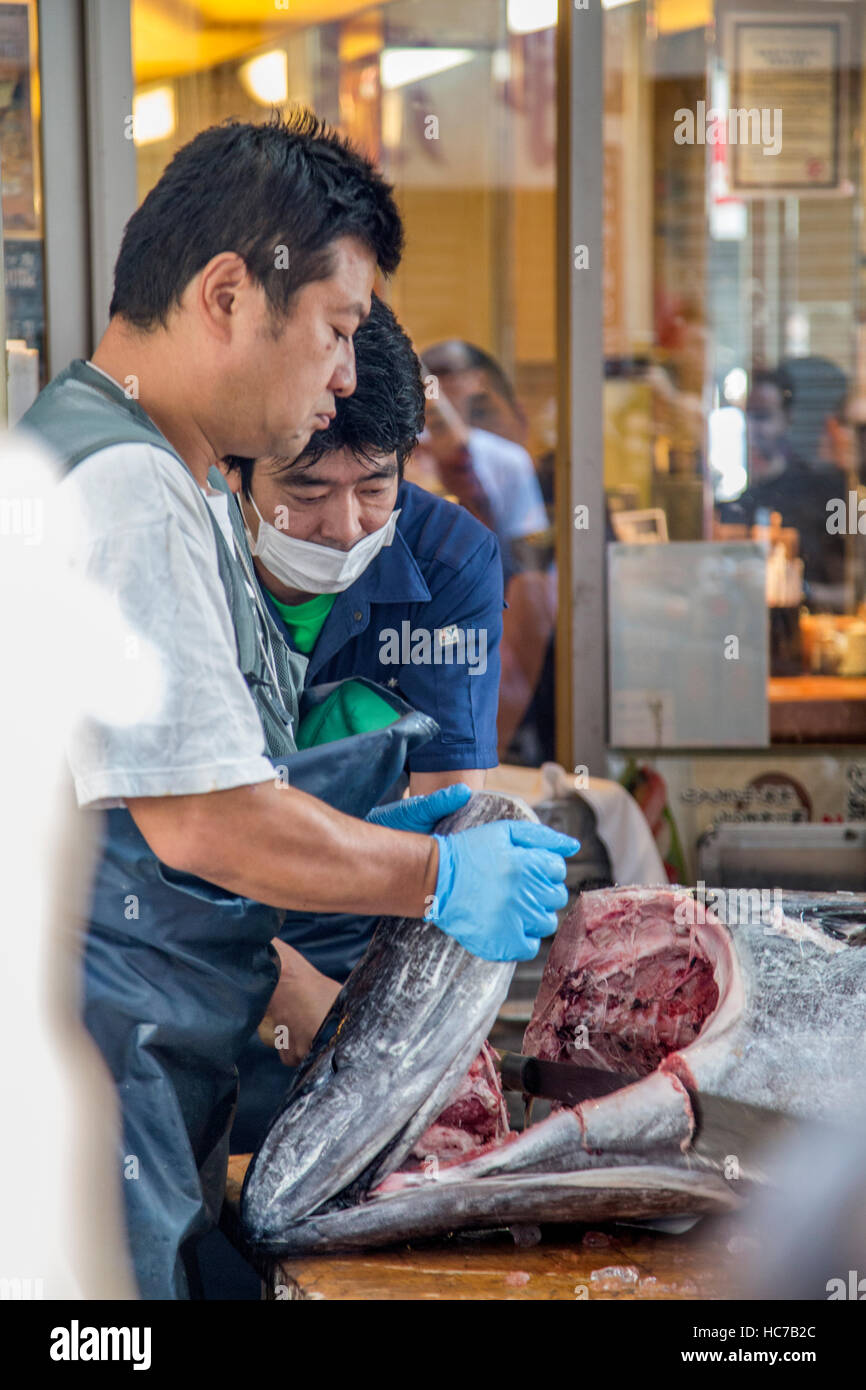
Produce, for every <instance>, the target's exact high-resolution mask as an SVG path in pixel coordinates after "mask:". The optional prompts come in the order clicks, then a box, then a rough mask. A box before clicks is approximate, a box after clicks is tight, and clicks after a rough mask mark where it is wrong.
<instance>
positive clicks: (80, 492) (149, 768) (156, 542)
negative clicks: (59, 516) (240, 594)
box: [60, 444, 274, 808]
mask: <svg viewBox="0 0 866 1390" xmlns="http://www.w3.org/2000/svg"><path fill="white" fill-rule="evenodd" d="M60 486H61V488H63V489H69V490H70V492H71V493H72V494H73V496H72V497H71V499H70V500H71V501H72V502H73V504H74V505H76V506H77V508H78V509H79V511H80V514H81V516H82V519H83V522H84V526H83V531H82V536H81V539H80V541H78V542H76V544H75V546H74V549H73V554H72V563H73V565H74V566H75V567H76V568H78V569H79V571H80V572H81V573H82V574H83V576H84V577H85V578H87V579H88V580H89V581H90V582H92V583H94V584H96V585H97V586H99V587H100V588H101V589H102V591H103V592H104V593H106V594H108V595H110V596H111V597H112V598H113V599H114V600H115V601H116V602H117V603H118V604H119V606H120V610H121V613H122V615H123V618H124V620H125V622H126V624H127V625H128V628H129V629H130V630H131V632H132V633H133V634H137V635H138V637H140V639H142V642H143V643H145V644H149V647H148V650H150V651H155V653H156V657H157V660H158V662H159V665H160V666H161V687H162V698H161V700H160V701H159V702H158V705H157V707H156V708H155V709H154V710H153V711H151V712H149V713H148V716H147V717H146V718H145V719H142V720H139V721H138V722H135V723H128V724H125V725H119V724H111V723H105V722H100V721H98V720H96V719H94V718H91V719H88V720H87V721H85V722H83V723H82V725H81V727H80V728H79V730H78V732H77V733H76V735H75V737H74V739H73V741H72V745H71V747H70V750H69V760H70V765H71V768H72V774H73V777H74V779H75V790H76V795H77V797H78V804H79V805H80V806H91V807H102V808H108V807H112V806H121V805H123V804H124V801H125V799H126V798H127V797H136V796H167V795H177V796H180V795H184V794H193V793H199V792H211V791H221V790H225V789H226V788H229V787H238V786H246V785H249V784H252V783H255V782H264V781H268V780H271V779H272V778H273V776H274V772H273V768H272V766H271V764H270V762H269V761H268V759H267V758H266V757H265V739H264V732H263V730H262V725H261V721H260V719H259V716H258V712H257V710H256V707H255V704H254V703H253V699H252V696H251V695H250V693H249V690H248V688H247V685H246V682H245V681H244V678H243V675H242V674H241V671H240V669H239V667H238V665H237V654H236V647H235V639H234V629H233V626H232V620H231V614H230V611H229V606H228V602H227V599H226V595H225V590H224V589H223V585H222V581H221V580H220V577H219V568H218V562H217V546H216V540H215V537H214V534H213V528H212V525H211V521H210V518H209V516H208V501H207V500H206V494H205V493H204V491H203V490H202V489H201V488H200V487H199V486H198V484H197V482H196V481H195V479H194V477H193V476H192V474H191V473H190V472H188V471H187V469H185V468H184V467H183V466H182V465H181V464H180V463H179V462H178V460H177V459H176V458H175V457H174V456H173V455H172V454H170V453H168V452H167V451H166V450H165V449H160V448H158V447H155V446H151V445H148V444H119V445H113V446H112V447H111V448H108V449H101V450H100V451H99V452H98V453H95V454H91V455H90V457H89V458H86V459H84V460H83V461H82V462H81V463H80V464H78V466H77V467H76V468H74V469H73V470H72V472H71V473H69V474H68V475H67V477H66V478H65V479H64V480H63V482H62V483H61V484H60ZM219 496H221V494H217V495H215V496H214V507H215V510H216V512H217V519H218V520H219V521H220V522H221V524H223V525H225V524H227V523H228V515H227V514H226V515H225V516H220V515H219V513H220V510H222V511H223V512H225V507H224V506H222V504H221V503H220V502H219V501H218V500H217V498H218V497H219ZM117 646H118V650H117V651H114V650H111V651H109V652H107V653H103V652H100V660H102V658H103V656H104V657H105V660H106V662H107V665H106V675H105V679H106V680H109V681H110V680H112V678H113V677H112V664H113V663H117V665H116V667H115V674H116V676H117V679H118V684H119V685H120V684H122V681H123V680H126V681H128V680H129V660H130V652H129V650H125V651H124V650H120V649H119V648H120V646H121V644H119V643H118V644H117ZM128 646H129V644H128V643H127V647H128ZM134 646H135V644H134V641H133V648H134ZM133 656H134V650H133Z"/></svg>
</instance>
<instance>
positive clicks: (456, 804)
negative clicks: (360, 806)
mask: <svg viewBox="0 0 866 1390" xmlns="http://www.w3.org/2000/svg"><path fill="white" fill-rule="evenodd" d="M471 795H472V792H471V791H470V790H469V788H468V787H467V785H466V783H465V782H455V783H454V785H453V786H452V787H440V788H439V790H438V791H435V792H431V793H430V795H429V796H410V797H407V798H406V799H405V800H404V801H389V802H388V804H387V806H374V807H373V809H372V811H371V812H370V814H369V815H368V816H365V818H364V819H365V820H368V821H370V823H371V824H372V825H384V826H385V828H386V829H387V830H414V832H415V834H416V835H429V834H430V832H431V830H432V829H433V827H434V825H437V824H438V823H439V821H440V820H441V819H442V817H443V816H450V815H451V813H452V811H459V810H460V807H461V806H465V805H466V803H467V801H468V800H469V798H470V796H471Z"/></svg>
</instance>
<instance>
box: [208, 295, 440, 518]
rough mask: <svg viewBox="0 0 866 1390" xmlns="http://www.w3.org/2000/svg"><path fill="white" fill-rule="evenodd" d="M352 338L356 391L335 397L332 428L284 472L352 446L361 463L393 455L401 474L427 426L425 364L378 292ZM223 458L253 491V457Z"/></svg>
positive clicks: (318, 436)
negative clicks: (423, 370) (422, 373)
mask: <svg viewBox="0 0 866 1390" xmlns="http://www.w3.org/2000/svg"><path fill="white" fill-rule="evenodd" d="M352 342H353V345H354V348H355V370H356V375H357V385H356V386H355V390H354V392H353V393H352V395H351V396H343V397H338V398H337V402H336V412H337V413H336V415H335V416H334V419H333V420H332V421H331V423H330V425H329V426H328V428H327V429H325V430H316V432H315V434H313V435H312V436H311V438H310V442H309V444H308V445H307V447H306V448H305V449H304V450H303V452H302V453H300V454H299V455H298V457H297V458H296V459H293V460H287V461H286V464H285V467H284V468H283V469H281V470H280V471H281V472H285V473H290V472H292V471H293V470H294V469H296V468H297V469H300V468H308V467H309V466H310V465H311V464H314V463H318V461H319V459H321V458H323V457H324V455H325V454H332V453H336V452H337V450H340V449H348V450H350V452H351V453H352V454H354V456H355V458H356V459H358V461H359V462H361V463H369V464H376V463H377V462H378V461H379V459H381V458H388V457H390V455H391V454H395V455H396V458H397V469H398V473H399V475H400V477H402V476H403V465H404V464H405V462H406V460H407V458H408V457H409V455H410V454H411V452H412V450H413V449H414V448H415V445H416V443H417V442H418V435H419V434H420V433H421V431H422V430H423V428H424V384H423V381H422V379H421V363H420V362H419V360H418V357H417V356H416V354H415V349H414V348H413V347H412V343H411V340H410V339H409V337H408V336H407V335H406V333H404V331H403V329H402V328H401V327H400V324H399V323H398V322H397V319H396V318H395V317H394V314H393V312H392V310H391V309H389V307H388V305H387V304H385V303H384V301H383V300H381V299H380V298H379V296H378V295H376V294H374V295H373V296H372V300H371V306H370V313H369V315H368V317H367V318H366V319H365V320H364V322H363V323H362V324H361V326H360V327H359V328H358V330H357V332H356V333H355V336H354V338H353V339H352ZM225 462H226V463H227V464H228V466H229V467H230V468H237V469H240V473H241V480H242V483H243V489H244V492H245V493H246V494H247V495H249V491H250V485H251V482H252V476H253V468H254V467H255V460H253V459H245V458H239V457H235V456H231V457H229V458H227V459H226V460H225Z"/></svg>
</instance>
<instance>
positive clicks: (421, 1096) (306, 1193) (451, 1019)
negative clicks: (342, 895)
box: [241, 792, 536, 1244]
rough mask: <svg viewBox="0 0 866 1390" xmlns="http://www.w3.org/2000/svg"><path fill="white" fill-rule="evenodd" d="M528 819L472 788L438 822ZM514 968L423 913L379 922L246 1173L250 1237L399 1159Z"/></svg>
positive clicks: (367, 1181)
mask: <svg viewBox="0 0 866 1390" xmlns="http://www.w3.org/2000/svg"><path fill="white" fill-rule="evenodd" d="M535 819H536V817H535V815H534V813H533V812H532V811H531V810H530V808H529V807H528V806H527V805H526V804H525V803H524V802H521V801H519V799H517V798H513V797H506V796H502V795H499V794H498V793H495V792H476V793H475V794H474V795H473V796H472V797H471V799H470V800H469V802H467V804H466V806H464V807H463V808H461V810H460V811H458V812H456V813H455V814H454V815H453V816H449V817H447V818H446V820H444V821H443V822H441V823H440V825H439V826H438V827H437V831H438V832H439V833H445V834H451V833H454V832H456V831H459V830H466V829H468V828H469V827H470V826H473V825H480V824H482V823H485V822H488V821H494V820H535ZM513 971H514V966H513V964H511V963H509V962H495V961H484V960H481V959H480V958H479V957H478V956H473V955H471V954H470V953H469V952H468V951H466V950H464V948H463V947H462V946H461V945H460V944H459V943H458V942H457V941H455V940H454V939H453V938H452V937H450V936H446V935H445V933H444V932H442V931H440V930H439V928H438V927H436V926H434V925H433V924H432V923H430V922H423V921H420V920H414V921H412V920H408V919H406V918H401V919H394V918H383V919H382V920H381V922H380V923H379V924H378V926H377V927H376V931H375V933H374V935H373V939H372V941H371V943H370V946H369V947H368V949H367V952H366V954H365V955H364V957H363V958H362V960H361V961H360V962H359V963H358V965H357V966H356V968H355V970H354V971H353V972H352V974H351V975H350V976H349V979H348V980H347V981H346V984H345V985H344V987H343V989H342V990H341V992H340V994H339V995H338V996H337V999H336V1000H335V1003H334V1007H333V1009H332V1010H331V1012H330V1014H329V1015H328V1018H327V1019H326V1020H325V1023H324V1024H323V1025H322V1028H321V1029H320V1030H319V1033H318V1034H317V1036H316V1038H315V1040H314V1042H313V1046H312V1048H311V1050H310V1053H309V1055H308V1057H307V1058H306V1060H305V1062H304V1063H303V1065H302V1066H301V1067H300V1068H299V1070H298V1072H297V1074H296V1076H295V1078H294V1080H293V1082H292V1085H291V1087H290V1089H289V1091H288V1092H287V1094H286V1097H285V1100H284V1102H283V1104H282V1107H281V1108H280V1110H279V1112H278V1113H277V1115H276V1116H275V1117H274V1120H273V1121H272V1123H271V1126H270V1128H269V1130H268V1133H267V1134H266V1136H265V1138H264V1140H263V1141H262V1144H261V1145H260V1147H259V1149H258V1151H257V1153H256V1154H255V1155H254V1157H253V1160H252V1162H251V1164H250V1166H249V1169H248V1171H247V1176H246V1180H245V1182H244V1190H243V1197H242V1208H241V1211H242V1220H243V1223H244V1226H245V1229H246V1232H247V1234H248V1236H249V1237H250V1238H251V1239H252V1240H253V1241H255V1242H257V1243H270V1244H273V1243H274V1242H275V1241H276V1242H279V1240H280V1239H281V1237H282V1236H283V1234H284V1233H285V1232H286V1231H287V1230H288V1228H289V1227H290V1226H291V1225H292V1224H293V1223H295V1222H297V1221H299V1220H300V1219H301V1218H303V1217H306V1216H309V1215H310V1214H312V1213H313V1212H318V1211H322V1210H324V1209H327V1208H329V1207H332V1206H335V1207H338V1208H339V1207H344V1206H347V1205H349V1204H351V1203H352V1202H356V1201H358V1200H359V1199H360V1198H363V1196H364V1195H365V1194H366V1192H367V1191H369V1189H370V1188H371V1187H373V1186H374V1185H375V1184H376V1183H378V1182H380V1181H381V1180H382V1179H383V1178H384V1177H386V1176H387V1174H388V1173H390V1172H392V1171H393V1170H394V1169H395V1168H398V1167H399V1166H400V1164H401V1163H402V1161H403V1160H404V1158H405V1157H406V1156H407V1154H408V1153H409V1151H410V1150H411V1148H412V1146H413V1144H414V1143H415V1141H416V1139H418V1138H419V1137H420V1135H421V1134H423V1133H424V1131H425V1129H426V1128H427V1126H428V1125H429V1124H430V1122H431V1120H433V1119H434V1118H435V1117H436V1116H437V1115H438V1114H440V1113H441V1111H442V1110H443V1109H444V1108H445V1106H446V1105H447V1104H448V1102H449V1100H450V1098H451V1096H452V1094H453V1092H454V1090H455V1089H456V1087H457V1086H458V1084H459V1082H460V1080H461V1079H462V1077H463V1075H465V1073H466V1072H467V1071H468V1069H469V1066H470V1064H471V1063H472V1061H473V1058H474V1057H475V1055H476V1054H477V1052H478V1050H479V1048H480V1047H481V1045H482V1043H483V1041H484V1039H485V1038H486V1036H487V1033H488V1031H489V1029H490V1027H491V1025H492V1023H493V1020H494V1019H495V1017H496V1015H497V1013H498V1011H499V1007H500V1005H501V1003H502V1001H503V999H504V998H505V996H506V994H507V992H508V986H509V984H510V982H511V976H512V974H513Z"/></svg>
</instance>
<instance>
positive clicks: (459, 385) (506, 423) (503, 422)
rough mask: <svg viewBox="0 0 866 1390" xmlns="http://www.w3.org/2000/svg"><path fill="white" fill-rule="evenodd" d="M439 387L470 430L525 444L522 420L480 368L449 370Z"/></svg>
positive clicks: (524, 426) (524, 429)
mask: <svg viewBox="0 0 866 1390" xmlns="http://www.w3.org/2000/svg"><path fill="white" fill-rule="evenodd" d="M440 386H441V388H442V391H443V394H444V395H446V396H447V397H448V399H449V400H450V402H451V404H452V405H453V406H454V407H455V409H456V410H457V412H458V414H459V415H460V418H461V420H463V422H464V424H466V425H469V426H470V428H472V429H479V430H488V431H489V433H490V434H498V435H500V436H501V437H502V438H503V439H510V440H511V441H512V443H514V444H525V442H526V441H525V436H526V424H525V422H524V421H523V420H522V419H521V417H520V416H519V414H518V413H517V411H516V410H515V409H514V407H513V406H512V405H511V404H510V402H509V401H507V400H506V398H505V397H504V396H503V395H502V394H501V393H500V392H499V391H497V389H496V387H495V385H494V383H493V382H492V381H491V379H490V377H489V376H488V374H487V372H486V371H485V370H484V368H483V367H467V368H466V369H465V370H464V371H460V372H449V373H448V374H447V375H446V376H443V377H442V378H441V379H440Z"/></svg>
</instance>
